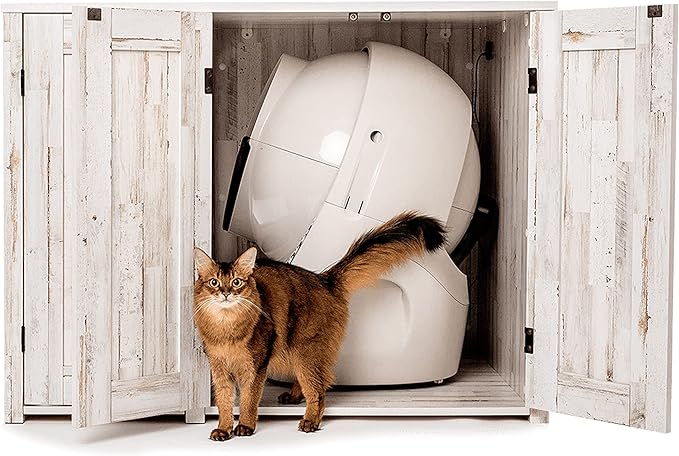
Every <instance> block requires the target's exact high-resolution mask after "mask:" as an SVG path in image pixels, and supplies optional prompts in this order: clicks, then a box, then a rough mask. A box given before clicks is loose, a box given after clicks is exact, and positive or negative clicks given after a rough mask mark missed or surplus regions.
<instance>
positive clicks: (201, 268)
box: [193, 247, 218, 277]
mask: <svg viewBox="0 0 679 456" xmlns="http://www.w3.org/2000/svg"><path fill="white" fill-rule="evenodd" d="M193 261H194V263H195V264H196V270H197V271H198V276H199V277H206V276H207V275H209V274H214V273H215V272H216V270H217V269H218V268H217V263H215V262H214V261H213V260H212V258H210V255H208V254H207V253H205V252H203V251H202V250H201V249H199V248H198V247H194V248H193Z"/></svg>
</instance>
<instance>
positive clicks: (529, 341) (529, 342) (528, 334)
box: [523, 328, 535, 354]
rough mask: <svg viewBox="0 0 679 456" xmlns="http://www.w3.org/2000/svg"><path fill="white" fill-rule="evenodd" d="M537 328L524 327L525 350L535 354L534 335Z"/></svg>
mask: <svg viewBox="0 0 679 456" xmlns="http://www.w3.org/2000/svg"><path fill="white" fill-rule="evenodd" d="M534 334H535V330H534V329H533V328H524V335H525V338H524V342H523V352H524V353H529V354H533V335H534Z"/></svg>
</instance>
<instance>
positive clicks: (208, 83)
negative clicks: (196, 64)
mask: <svg viewBox="0 0 679 456" xmlns="http://www.w3.org/2000/svg"><path fill="white" fill-rule="evenodd" d="M213 84H214V76H213V74H212V68H205V93H207V94H211V93H212V87H213Z"/></svg>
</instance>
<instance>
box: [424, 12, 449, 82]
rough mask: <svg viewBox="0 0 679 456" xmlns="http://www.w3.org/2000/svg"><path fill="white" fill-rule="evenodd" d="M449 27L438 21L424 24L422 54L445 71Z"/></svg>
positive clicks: (446, 66)
mask: <svg viewBox="0 0 679 456" xmlns="http://www.w3.org/2000/svg"><path fill="white" fill-rule="evenodd" d="M449 48H450V28H449V27H445V26H443V25H442V24H440V23H431V24H427V26H426V35H425V44H424V56H425V57H426V58H427V59H429V60H430V61H432V62H434V63H435V64H436V65H437V66H438V67H439V68H441V69H442V70H443V71H445V72H446V73H447V72H448V66H449V61H450V53H449Z"/></svg>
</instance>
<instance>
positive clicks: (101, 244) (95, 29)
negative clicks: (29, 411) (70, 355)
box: [72, 7, 112, 427]
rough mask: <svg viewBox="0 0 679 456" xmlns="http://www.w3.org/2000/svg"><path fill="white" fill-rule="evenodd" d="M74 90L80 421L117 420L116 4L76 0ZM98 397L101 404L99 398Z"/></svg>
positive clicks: (77, 403)
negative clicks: (96, 10)
mask: <svg viewBox="0 0 679 456" xmlns="http://www.w3.org/2000/svg"><path fill="white" fill-rule="evenodd" d="M73 30H74V34H73V55H74V56H75V58H77V65H78V68H79V72H78V74H77V75H74V76H75V82H74V84H75V85H74V87H76V88H77V89H76V90H75V91H74V93H73V101H74V103H73V106H72V113H73V117H74V118H73V123H74V129H75V131H78V132H79V134H77V135H74V136H73V138H72V139H73V156H74V166H75V167H77V169H79V170H80V174H79V178H78V180H77V182H76V183H75V188H76V192H75V195H73V196H74V197H75V200H76V201H77V205H76V211H75V212H76V218H75V222H74V223H75V224H76V230H77V233H78V241H77V242H76V243H75V244H76V247H75V254H74V263H75V265H74V266H73V268H72V271H73V273H74V274H73V275H74V281H73V290H74V293H73V294H74V302H75V326H74V331H75V332H76V334H77V335H78V336H77V337H78V359H77V362H76V363H75V384H76V386H75V389H74V391H75V392H76V397H75V398H74V408H73V424H74V426H75V427H85V426H90V425H94V424H100V423H108V422H110V420H111V350H110V345H109V344H110V341H111V310H112V309H111V274H110V265H111V259H112V257H111V128H112V124H111V10H110V8H102V9H101V21H88V20H87V9H86V8H83V7H74V8H73ZM95 404H96V406H95Z"/></svg>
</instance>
